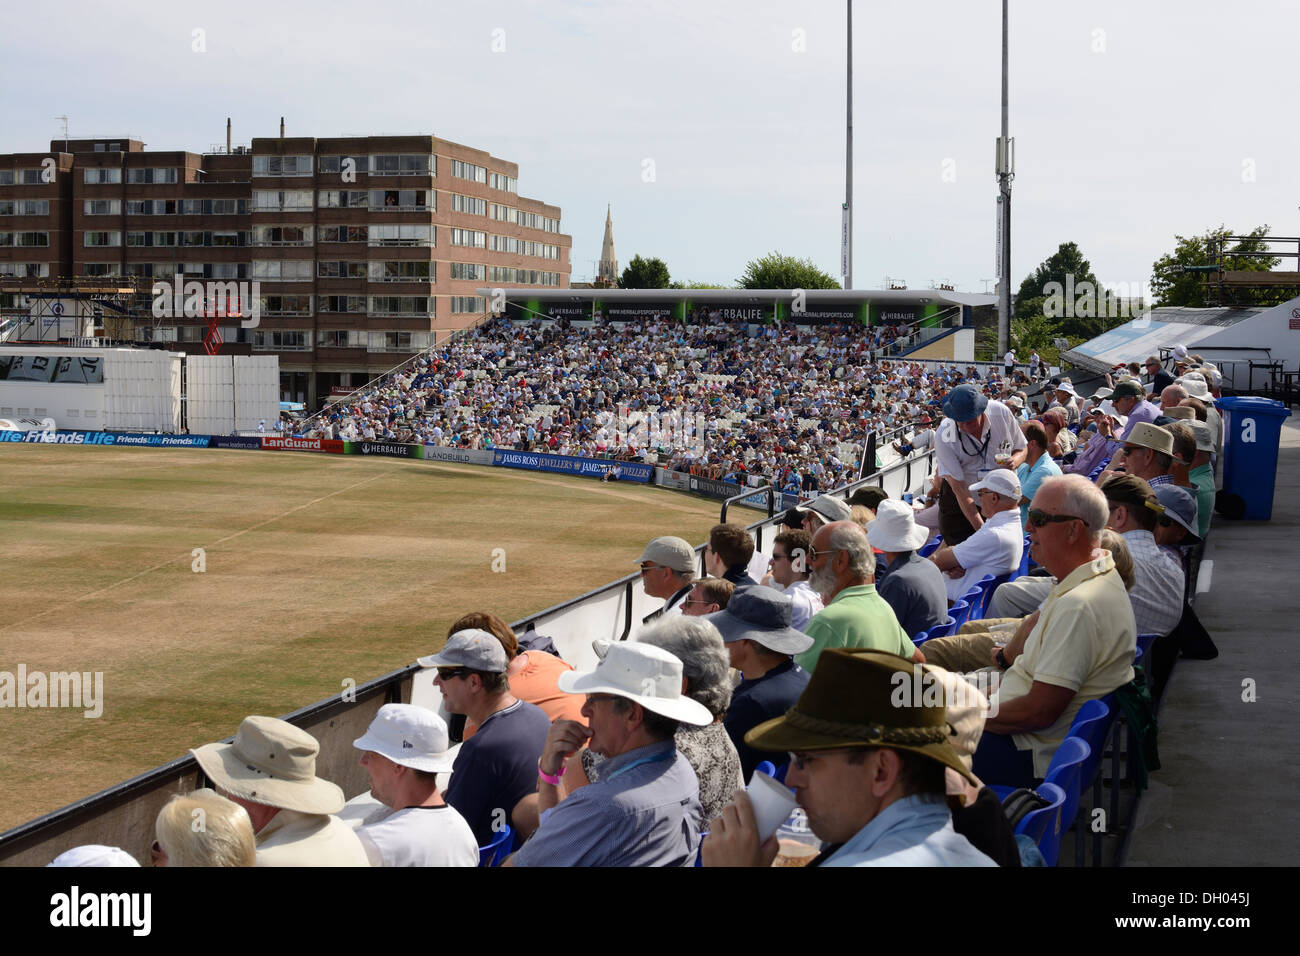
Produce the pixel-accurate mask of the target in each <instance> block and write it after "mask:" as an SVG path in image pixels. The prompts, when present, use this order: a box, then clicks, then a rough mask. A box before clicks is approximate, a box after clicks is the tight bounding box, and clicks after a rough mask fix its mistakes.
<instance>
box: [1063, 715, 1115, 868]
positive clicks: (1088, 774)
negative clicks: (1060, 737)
mask: <svg viewBox="0 0 1300 956" xmlns="http://www.w3.org/2000/svg"><path fill="white" fill-rule="evenodd" d="M1117 715H1118V708H1117V707H1116V705H1115V695H1114V694H1109V695H1107V696H1106V697H1103V698H1102V699H1101V700H1090V701H1088V702H1087V703H1086V704H1084V705H1083V706H1082V707H1080V708H1079V712H1078V713H1077V714H1075V715H1074V723H1073V724H1071V725H1070V733H1069V736H1071V737H1078V738H1079V739H1080V740H1082V741H1083V742H1084V743H1086V744H1087V745H1088V748H1089V753H1088V758H1087V759H1086V760H1085V761H1084V762H1083V764H1082V765H1081V766H1080V768H1079V792H1080V794H1081V795H1082V794H1083V793H1084V792H1085V791H1086V790H1087V789H1088V787H1089V785H1091V786H1092V799H1091V801H1089V803H1088V809H1089V810H1091V809H1092V808H1093V807H1098V806H1100V805H1101V759H1102V755H1103V754H1105V752H1106V740H1107V739H1108V738H1109V737H1110V733H1111V729H1112V728H1113V727H1114V726H1115V718H1116V716H1117ZM1080 812H1083V808H1082V802H1081V806H1080ZM1087 829H1088V828H1087V827H1086V826H1084V825H1083V821H1082V819H1080V826H1079V832H1078V833H1077V834H1076V837H1075V851H1074V861H1075V864H1076V865H1077V866H1083V863H1084V859H1083V857H1084V843H1083V835H1084V834H1085V833H1086V832H1087ZM1100 853H1101V832H1100V831H1095V832H1094V833H1093V863H1094V864H1095V863H1097V861H1098V860H1099V858H1100Z"/></svg>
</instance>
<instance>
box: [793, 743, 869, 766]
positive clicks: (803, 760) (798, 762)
mask: <svg viewBox="0 0 1300 956" xmlns="http://www.w3.org/2000/svg"><path fill="white" fill-rule="evenodd" d="M859 750H861V748H852V749H850V748H841V749H839V750H819V751H817V752H816V753H811V754H807V753H795V752H794V751H793V750H790V751H787V755H788V756H789V758H790V766H792V767H793V768H794V769H795V770H807V769H808V765H809V764H811V763H812V762H813V761H814V760H817V759H818V758H820V757H829V756H831V755H832V754H852V753H858V752H859Z"/></svg>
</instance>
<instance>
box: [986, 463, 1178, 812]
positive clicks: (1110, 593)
mask: <svg viewBox="0 0 1300 956" xmlns="http://www.w3.org/2000/svg"><path fill="white" fill-rule="evenodd" d="M1108 513H1109V510H1108V508H1107V504H1106V498H1105V496H1104V495H1102V493H1101V492H1100V491H1099V490H1098V489H1097V486H1096V485H1094V484H1092V483H1091V482H1090V481H1088V479H1086V478H1084V477H1082V476H1080V475H1063V476H1061V477H1059V478H1048V479H1047V480H1046V481H1044V482H1043V484H1042V485H1041V486H1040V487H1039V489H1038V493H1037V494H1035V495H1034V500H1033V501H1032V502H1031V503H1030V508H1029V539H1030V546H1031V548H1032V551H1031V554H1032V555H1033V558H1034V560H1035V561H1037V562H1038V563H1039V564H1041V565H1043V566H1044V567H1045V568H1047V570H1048V571H1049V572H1051V574H1052V575H1053V577H1055V578H1056V580H1057V582H1058V583H1057V584H1055V585H1054V586H1053V587H1052V589H1051V592H1050V593H1049V594H1048V596H1047V600H1046V601H1044V602H1043V606H1042V608H1041V609H1040V610H1039V613H1038V618H1037V621H1036V622H1035V623H1034V625H1033V628H1032V630H1030V631H1029V633H1028V634H1027V635H1021V634H1018V635H1017V636H1016V637H1015V638H1013V639H1012V640H1011V641H1010V642H1009V643H1008V644H1007V646H1006V647H1005V648H1002V649H999V650H998V651H997V664H998V665H999V666H1000V667H1002V668H1003V669H1004V670H1005V673H1004V674H1003V676H1002V681H1001V684H1000V686H999V688H998V691H997V693H996V694H995V695H994V699H993V700H992V701H991V704H992V713H993V714H995V715H996V716H994V717H990V718H989V720H988V722H987V723H986V724H985V728H984V736H983V738H981V740H980V746H979V749H978V750H977V751H976V752H975V766H974V770H975V773H976V775H977V776H979V777H980V778H981V779H984V780H996V781H999V782H1000V783H1004V784H1007V785H1011V786H1029V785H1031V784H1032V782H1033V781H1034V780H1035V779H1037V778H1041V777H1042V776H1043V775H1044V774H1046V772H1047V766H1048V764H1049V763H1050V762H1051V759H1052V755H1053V754H1054V753H1055V752H1056V748H1057V747H1058V746H1059V745H1060V743H1061V741H1062V740H1064V739H1065V735H1066V734H1067V733H1069V730H1070V722H1071V721H1072V720H1073V719H1074V715H1075V714H1076V713H1077V712H1078V710H1079V708H1080V707H1082V706H1083V705H1084V703H1086V702H1087V701H1089V700H1095V699H1097V698H1100V697H1104V696H1105V695H1106V694H1109V693H1110V692H1111V691H1113V690H1115V688H1117V687H1120V686H1122V685H1124V684H1127V683H1128V682H1129V681H1131V680H1132V679H1133V655H1134V652H1135V650H1136V648H1137V625H1136V623H1135V621H1134V617H1133V606H1132V605H1131V604H1130V603H1129V597H1128V593H1127V592H1126V591H1125V590H1124V582H1123V580H1121V578H1120V576H1119V573H1118V572H1117V571H1116V570H1115V562H1114V560H1113V559H1112V558H1111V556H1110V552H1108V551H1101V550H1100V549H1099V547H1098V545H1099V543H1100V538H1101V532H1102V529H1103V528H1104V527H1105V525H1106V519H1107V517H1108ZM1180 594H1181V592H1180Z"/></svg>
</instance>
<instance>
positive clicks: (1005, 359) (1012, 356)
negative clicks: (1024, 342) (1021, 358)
mask: <svg viewBox="0 0 1300 956" xmlns="http://www.w3.org/2000/svg"><path fill="white" fill-rule="evenodd" d="M1002 364H1003V365H1015V364H1016V353H1015V352H1008V353H1007V354H1006V355H1004V356H1002Z"/></svg>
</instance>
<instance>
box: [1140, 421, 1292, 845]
mask: <svg viewBox="0 0 1300 956" xmlns="http://www.w3.org/2000/svg"><path fill="white" fill-rule="evenodd" d="M1296 422H1297V418H1295V417H1293V418H1290V419H1287V422H1286V424H1284V425H1283V428H1282V447H1281V452H1280V455H1279V460H1278V471H1277V482H1276V486H1275V494H1274V499H1273V518H1272V521H1270V522H1267V523H1261V522H1231V521H1226V520H1224V519H1223V518H1220V517H1219V516H1217V515H1216V516H1215V518H1214V525H1213V530H1212V531H1211V533H1210V536H1209V544H1208V546H1207V555H1206V558H1207V560H1206V563H1205V570H1204V571H1202V574H1201V578H1200V588H1201V589H1202V591H1204V590H1205V588H1206V583H1207V575H1208V579H1209V581H1208V583H1209V591H1208V593H1202V594H1200V596H1199V597H1198V598H1197V599H1196V605H1195V607H1196V613H1197V615H1198V616H1199V617H1200V619H1201V623H1202V624H1204V625H1205V629H1206V630H1207V631H1209V632H1210V636H1211V637H1213V638H1214V642H1215V644H1217V645H1218V648H1219V656H1218V657H1217V658H1216V659H1214V660H1212V661H1193V660H1187V659H1185V658H1180V659H1179V660H1178V663H1177V664H1176V666H1175V667H1174V671H1173V676H1172V678H1171V680H1170V683H1169V686H1168V689H1167V691H1166V692H1165V697H1164V702H1163V703H1162V704H1161V707H1160V713H1159V724H1160V736H1159V746H1160V764H1161V769H1160V770H1159V771H1157V772H1156V773H1154V774H1152V775H1151V778H1150V780H1151V787H1150V789H1149V790H1147V791H1146V792H1145V793H1144V794H1143V795H1142V801H1141V804H1140V805H1139V810H1138V821H1137V825H1136V827H1135V829H1134V831H1133V835H1132V842H1131V843H1130V845H1129V851H1128V859H1127V861H1126V863H1127V865H1129V866H1282V865H1294V864H1295V863H1296V860H1297V859H1300V836H1298V835H1297V829H1296V823H1297V822H1298V821H1300V720H1298V718H1300V649H1297V643H1296V641H1297V635H1300V575H1297V573H1296V572H1297V568H1298V567H1300V425H1297V424H1295V423H1296ZM1210 562H1213V565H1212V566H1211V564H1210ZM1252 697H1253V698H1254V699H1253V700H1251V698H1252Z"/></svg>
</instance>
